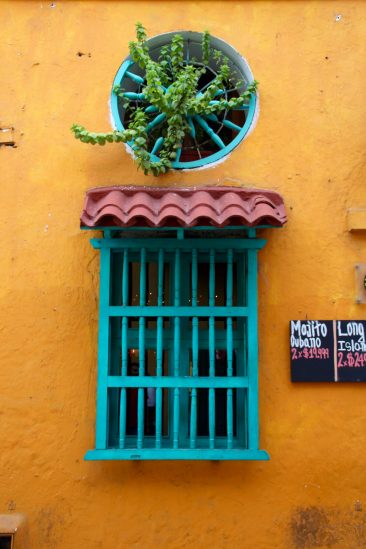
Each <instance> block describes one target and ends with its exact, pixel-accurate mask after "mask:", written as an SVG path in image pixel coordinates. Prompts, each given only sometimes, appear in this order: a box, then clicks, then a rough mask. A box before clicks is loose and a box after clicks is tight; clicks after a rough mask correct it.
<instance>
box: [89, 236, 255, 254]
mask: <svg viewBox="0 0 366 549" xmlns="http://www.w3.org/2000/svg"><path fill="white" fill-rule="evenodd" d="M90 241H91V244H92V246H93V247H94V248H96V249H101V248H110V249H121V250H122V249H133V250H141V249H142V248H144V247H146V248H147V249H148V250H149V251H159V249H164V251H175V250H176V249H180V250H182V252H187V253H192V249H197V250H201V251H203V252H207V250H210V249H215V250H223V251H225V250H227V248H228V244H227V241H226V240H225V239H219V238H207V239H206V238H187V239H184V240H176V239H174V238H155V239H153V238H146V239H145V238H138V239H128V238H92V239H91V240H90ZM265 243H266V241H265V240H264V239H260V238H257V239H253V238H233V239H232V240H230V248H232V249H233V250H247V249H251V250H259V249H261V248H263V247H264V245H265Z"/></svg>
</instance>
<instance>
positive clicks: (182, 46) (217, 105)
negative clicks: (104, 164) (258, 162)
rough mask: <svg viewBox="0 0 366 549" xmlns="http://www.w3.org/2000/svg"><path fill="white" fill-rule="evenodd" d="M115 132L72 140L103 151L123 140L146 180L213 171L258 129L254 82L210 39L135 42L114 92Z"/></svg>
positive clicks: (184, 36) (169, 36) (140, 33)
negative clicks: (176, 172)
mask: <svg viewBox="0 0 366 549" xmlns="http://www.w3.org/2000/svg"><path fill="white" fill-rule="evenodd" d="M111 112H112V120H113V124H114V127H115V131H114V132H111V133H107V134H95V133H90V132H87V130H85V128H83V127H81V126H73V128H72V129H73V131H74V133H75V137H77V138H79V139H80V140H81V141H84V142H88V143H92V144H95V143H98V144H100V145H104V144H105V143H106V142H113V141H122V142H124V143H126V145H127V147H128V148H129V149H130V150H132V152H133V155H134V157H135V160H136V161H137V163H138V165H139V167H140V168H142V169H143V170H144V172H145V174H148V173H153V174H154V175H159V174H160V173H165V172H166V171H168V170H169V169H172V168H173V169H193V168H204V167H209V166H212V165H213V164H215V163H217V162H220V161H222V160H224V159H225V157H227V155H228V154H230V153H231V152H232V151H233V149H234V148H235V147H237V146H238V145H239V143H240V142H241V141H242V140H243V139H244V138H245V137H246V136H247V135H248V133H249V132H250V130H251V129H252V128H253V125H254V122H255V119H256V116H257V113H258V98H257V94H256V82H255V80H254V79H253V75H252V73H251V70H250V68H249V66H248V64H247V62H246V61H245V59H243V57H241V56H240V55H239V53H238V52H237V51H235V50H234V49H233V48H232V47H231V46H229V45H228V44H227V43H226V42H224V41H223V40H220V39H218V38H215V37H211V36H210V35H209V34H208V33H207V32H205V33H198V32H191V31H182V32H179V33H174V32H171V33H166V34H162V35H159V36H155V37H154V38H151V39H149V40H147V37H146V33H145V30H144V28H143V27H142V26H141V25H139V24H137V41H136V42H131V43H130V55H129V56H128V57H127V58H126V59H125V60H124V62H123V63H122V65H121V66H120V68H119V70H118V71H117V74H116V76H115V79H114V82H113V87H112V93H111Z"/></svg>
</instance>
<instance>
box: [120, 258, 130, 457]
mask: <svg viewBox="0 0 366 549" xmlns="http://www.w3.org/2000/svg"><path fill="white" fill-rule="evenodd" d="M122 305H123V306H127V305H128V249H125V250H124V252H123V273H122ZM127 329H128V319H127V316H123V317H122V342H121V358H122V371H121V374H122V376H127V366H128V340H127ZM125 443H126V388H125V387H122V389H121V396H120V403H119V447H120V448H124V447H125Z"/></svg>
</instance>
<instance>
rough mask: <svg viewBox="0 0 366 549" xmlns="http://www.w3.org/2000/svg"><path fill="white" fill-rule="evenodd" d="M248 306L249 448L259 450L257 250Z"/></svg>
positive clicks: (251, 257)
mask: <svg viewBox="0 0 366 549" xmlns="http://www.w3.org/2000/svg"><path fill="white" fill-rule="evenodd" d="M247 254H248V256H247V257H248V284H247V305H248V308H249V315H248V326H247V344H248V355H247V356H248V364H247V368H248V369H247V375H248V382H249V386H248V415H249V418H248V421H249V424H248V446H249V449H250V450H257V449H258V446H259V440H258V439H259V437H258V343H257V330H258V326H257V317H258V313H257V250H248V251H247Z"/></svg>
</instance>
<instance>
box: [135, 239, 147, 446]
mask: <svg viewBox="0 0 366 549" xmlns="http://www.w3.org/2000/svg"><path fill="white" fill-rule="evenodd" d="M145 304H146V249H145V248H142V249H141V254H140V307H144V306H145ZM144 375H145V317H143V316H140V319H139V376H144ZM144 415H145V389H143V388H142V387H140V388H139V389H138V394H137V448H139V449H140V448H142V446H143V438H144Z"/></svg>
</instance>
